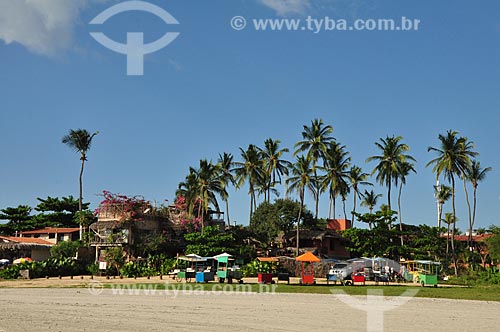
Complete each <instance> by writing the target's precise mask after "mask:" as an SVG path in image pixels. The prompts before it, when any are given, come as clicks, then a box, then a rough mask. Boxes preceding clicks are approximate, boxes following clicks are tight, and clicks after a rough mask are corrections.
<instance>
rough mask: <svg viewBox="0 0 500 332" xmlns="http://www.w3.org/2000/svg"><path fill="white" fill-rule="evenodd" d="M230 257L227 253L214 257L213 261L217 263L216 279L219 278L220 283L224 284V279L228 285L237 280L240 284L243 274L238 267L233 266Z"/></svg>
mask: <svg viewBox="0 0 500 332" xmlns="http://www.w3.org/2000/svg"><path fill="white" fill-rule="evenodd" d="M232 257H233V256H232V255H230V254H228V253H223V254H220V255H216V256H214V259H215V260H216V261H217V278H219V282H220V283H224V281H225V280H226V279H227V282H228V283H229V284H231V283H232V282H233V279H236V280H239V282H240V283H241V282H242V280H241V278H242V277H243V272H242V271H241V270H240V268H239V267H238V266H235V265H234V264H233V263H234V259H233V258H232Z"/></svg>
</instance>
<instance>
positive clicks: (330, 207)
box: [328, 193, 333, 219]
mask: <svg viewBox="0 0 500 332" xmlns="http://www.w3.org/2000/svg"><path fill="white" fill-rule="evenodd" d="M332 205H333V198H332V194H331V193H330V204H329V205H328V219H332Z"/></svg>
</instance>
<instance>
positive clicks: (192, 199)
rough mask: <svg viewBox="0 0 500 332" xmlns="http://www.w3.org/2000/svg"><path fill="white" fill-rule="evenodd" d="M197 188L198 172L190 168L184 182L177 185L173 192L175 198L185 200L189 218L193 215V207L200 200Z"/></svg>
mask: <svg viewBox="0 0 500 332" xmlns="http://www.w3.org/2000/svg"><path fill="white" fill-rule="evenodd" d="M198 186H199V182H198V172H197V171H196V170H195V169H194V168H193V167H190V168H189V174H188V175H187V176H186V179H185V180H184V181H182V182H180V183H179V185H178V187H177V190H176V192H175V195H176V196H182V197H184V198H185V201H186V209H187V213H188V214H189V215H191V216H192V215H194V209H195V206H196V204H197V202H199V199H200V198H199V190H198Z"/></svg>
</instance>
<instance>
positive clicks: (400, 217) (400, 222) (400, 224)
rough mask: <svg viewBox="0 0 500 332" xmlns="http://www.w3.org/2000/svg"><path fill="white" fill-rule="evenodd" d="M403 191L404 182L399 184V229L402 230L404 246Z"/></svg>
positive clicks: (401, 235)
mask: <svg viewBox="0 0 500 332" xmlns="http://www.w3.org/2000/svg"><path fill="white" fill-rule="evenodd" d="M402 191H403V183H401V184H400V185H399V194H398V216H399V231H400V232H401V234H400V238H401V245H402V246H404V240H403V217H402V216H401V192H402Z"/></svg>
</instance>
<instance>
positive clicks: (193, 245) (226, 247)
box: [184, 226, 237, 256]
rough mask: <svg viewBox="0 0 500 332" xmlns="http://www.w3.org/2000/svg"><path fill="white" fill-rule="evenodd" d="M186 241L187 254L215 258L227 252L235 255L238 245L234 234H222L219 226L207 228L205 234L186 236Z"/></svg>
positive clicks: (197, 233) (194, 233)
mask: <svg viewBox="0 0 500 332" xmlns="http://www.w3.org/2000/svg"><path fill="white" fill-rule="evenodd" d="M184 238H185V239H186V243H187V245H186V254H191V253H194V254H197V255H200V256H214V255H217V254H221V253H223V252H227V253H229V254H234V253H235V251H236V247H237V245H236V243H235V239H234V236H233V234H231V233H228V232H221V231H220V228H219V227H217V226H207V227H205V229H204V231H203V232H193V233H188V234H186V235H184Z"/></svg>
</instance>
